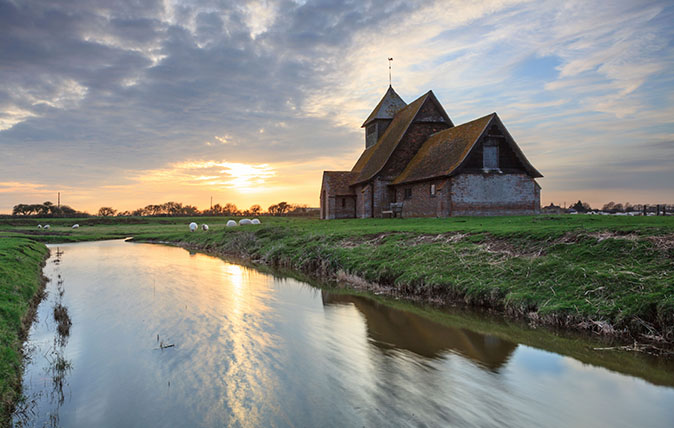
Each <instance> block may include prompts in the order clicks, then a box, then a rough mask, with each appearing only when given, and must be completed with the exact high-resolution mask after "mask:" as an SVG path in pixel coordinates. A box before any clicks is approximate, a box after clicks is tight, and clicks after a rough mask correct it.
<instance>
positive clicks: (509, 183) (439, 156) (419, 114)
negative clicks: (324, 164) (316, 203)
mask: <svg viewBox="0 0 674 428" xmlns="http://www.w3.org/2000/svg"><path fill="white" fill-rule="evenodd" d="M362 127H363V128H365V151H363V153H362V154H361V156H360V158H359V159H358V161H357V162H356V164H355V165H354V167H353V168H352V169H351V171H324V172H323V183H322V186H321V196H320V199H321V218H322V219H337V218H368V217H383V216H385V215H389V214H390V213H391V204H392V203H393V204H397V205H398V206H400V205H402V215H403V217H447V216H457V215H516V214H535V213H539V212H540V190H541V187H540V186H539V185H538V183H536V180H535V178H537V177H542V175H541V174H540V173H539V172H538V171H537V170H536V169H535V168H534V167H533V166H532V165H531V163H529V161H528V160H527V159H526V157H525V156H524V153H522V151H521V150H520V148H519V147H518V146H517V144H516V143H515V140H513V138H512V137H511V136H510V134H509V133H508V130H507V129H506V128H505V126H504V125H503V123H502V122H501V119H499V117H498V116H497V115H496V113H492V114H490V115H487V116H484V117H481V118H479V119H475V120H473V121H471V122H467V123H464V124H462V125H458V126H454V124H453V123H452V121H451V119H450V118H449V116H448V115H447V113H446V112H445V110H444V109H443V108H442V105H440V102H438V100H437V98H436V97H435V95H434V94H433V91H428V92H427V93H426V94H424V95H422V96H421V97H419V98H418V99H416V100H415V101H413V102H412V103H410V104H406V103H405V102H404V101H403V100H402V98H400V96H399V95H398V94H397V93H396V92H395V91H394V90H393V88H392V87H391V86H389V88H388V90H387V91H386V94H385V95H384V97H383V98H382V99H381V101H379V104H377V106H376V107H375V109H374V110H373V111H372V113H371V114H370V116H368V118H367V119H366V120H365V122H364V123H363V125H362Z"/></svg>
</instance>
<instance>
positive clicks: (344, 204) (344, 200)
mask: <svg viewBox="0 0 674 428" xmlns="http://www.w3.org/2000/svg"><path fill="white" fill-rule="evenodd" d="M345 206H346V198H342V208H344V207H345Z"/></svg>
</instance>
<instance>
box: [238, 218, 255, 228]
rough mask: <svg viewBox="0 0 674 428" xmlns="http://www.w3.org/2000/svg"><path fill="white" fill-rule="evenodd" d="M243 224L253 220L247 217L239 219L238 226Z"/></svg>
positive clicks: (250, 222)
mask: <svg viewBox="0 0 674 428" xmlns="http://www.w3.org/2000/svg"><path fill="white" fill-rule="evenodd" d="M245 224H253V222H252V221H250V220H249V219H247V218H242V219H241V220H239V226H243V225H245Z"/></svg>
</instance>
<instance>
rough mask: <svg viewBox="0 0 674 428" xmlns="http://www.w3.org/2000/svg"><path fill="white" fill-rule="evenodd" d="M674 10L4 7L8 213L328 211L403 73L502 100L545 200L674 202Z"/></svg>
mask: <svg viewBox="0 0 674 428" xmlns="http://www.w3.org/2000/svg"><path fill="white" fill-rule="evenodd" d="M672 21H674V7H672V6H670V5H669V4H668V3H667V2H646V1H644V2H634V1H624V2H611V4H610V5H608V4H606V3H604V2H595V3H593V2H587V1H578V2H558V1H536V2H528V1H483V2H464V1H438V2H430V1H419V2H410V1H391V0H381V1H380V0H370V1H345V2H333V1H325V0H319V1H292V0H285V1H283V0H280V1H250V2H241V1H216V0H210V1H209V0H206V1H170V0H165V1H142V2H139V1H134V0H128V1H116V2H104V1H92V0H80V1H67V2H66V1H63V2H58V1H50V2H45V1H30V0H22V1H6V0H0V152H1V154H2V156H1V157H0V212H7V211H10V210H11V207H12V205H14V204H16V203H19V202H42V201H43V200H45V199H52V200H53V199H55V197H54V194H55V192H57V191H61V192H62V193H63V195H64V201H66V202H67V203H68V204H70V205H72V206H75V207H77V208H81V209H89V210H95V209H96V208H97V207H98V206H100V205H114V206H115V207H117V208H120V209H129V208H134V207H137V206H141V205H146V204H149V203H158V202H162V201H164V200H169V199H172V200H179V201H182V202H184V203H190V204H195V205H197V206H200V207H202V208H203V207H205V206H206V205H207V203H208V200H209V197H210V196H211V195H213V196H214V200H216V201H217V202H222V203H224V202H234V203H237V204H239V205H240V206H243V207H246V206H248V205H249V204H252V203H256V202H258V203H262V204H263V205H265V204H271V203H273V202H278V200H281V199H286V200H290V201H293V202H300V203H307V204H310V205H313V206H316V205H317V204H318V190H319V187H320V174H321V171H322V170H324V169H331V170H334V169H348V168H350V167H351V165H352V164H353V162H354V161H355V159H356V157H357V156H358V154H359V152H360V151H361V150H362V149H363V146H364V141H363V140H364V138H363V135H362V130H361V129H360V128H359V125H360V123H361V122H362V120H363V119H364V118H365V117H366V116H367V114H368V113H369V111H370V110H371V109H372V108H373V107H374V104H375V103H376V102H377V101H378V100H379V98H380V97H381V95H383V93H384V91H385V89H386V85H387V83H388V82H387V78H388V76H387V63H386V58H387V57H388V56H393V57H394V58H395V60H394V73H393V75H394V78H393V80H394V82H393V84H394V87H396V89H397V90H398V92H399V93H400V94H401V95H402V96H403V98H404V99H405V100H406V101H408V102H409V101H412V100H413V99H414V98H416V97H417V96H419V95H421V94H422V93H424V92H425V91H427V90H428V89H433V90H434V92H435V93H436V95H437V96H438V98H439V99H440V101H441V102H442V103H443V104H444V106H445V108H446V110H447V112H448V113H449V115H450V117H452V119H453V120H454V122H455V123H461V122H465V121H467V120H470V119H473V118H475V117H478V116H482V115H484V114H487V113H490V112H492V111H497V112H498V113H499V115H500V116H501V117H502V118H503V120H504V121H505V123H506V126H508V127H509V129H510V131H511V133H512V134H513V135H514V136H515V138H516V139H517V141H518V142H519V143H520V145H521V146H522V147H523V149H524V151H525V153H526V154H527V156H528V157H529V158H530V160H531V161H532V162H533V163H534V165H535V166H536V167H537V168H538V169H539V170H540V171H541V172H542V173H543V174H544V175H545V176H546V178H544V179H543V180H542V181H541V184H542V185H543V200H544V202H549V201H555V202H562V201H565V200H566V201H567V202H570V201H571V199H578V198H583V199H584V200H590V202H592V203H593V204H601V203H603V202H607V201H608V200H609V199H614V200H620V201H626V200H629V201H631V202H633V203H634V202H665V201H667V202H670V203H671V201H672V200H673V199H674V189H673V188H674V186H672V184H671V183H673V182H674V168H672V165H674V120H673V119H672V118H673V117H674V91H673V90H672V89H674V83H673V81H672V78H673V77H672V76H673V75H672V73H671V70H672V69H674V67H673V65H674V64H673V60H674V43H673V42H674V37H673V35H674V34H673V33H674V27H672V26H671V22H672Z"/></svg>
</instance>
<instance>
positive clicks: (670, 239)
mask: <svg viewBox="0 0 674 428" xmlns="http://www.w3.org/2000/svg"><path fill="white" fill-rule="evenodd" d="M227 220H228V218H218V217H210V218H208V217H202V218H147V217H144V218H93V219H50V220H40V219H9V220H6V221H0V237H2V236H30V238H31V239H34V240H39V241H43V242H74V241H82V240H97V239H111V238H120V237H133V239H136V240H142V241H148V242H165V243H171V244H174V245H180V246H183V247H187V248H192V249H198V250H203V251H207V252H211V253H216V254H219V255H221V256H224V257H229V258H232V257H233V258H237V259H242V260H246V261H248V262H250V263H254V264H258V265H267V266H271V267H274V268H284V269H290V270H294V271H298V272H302V273H305V274H307V275H309V276H312V277H314V278H316V279H319V280H331V281H337V282H339V283H341V284H343V285H344V284H346V285H348V286H350V287H353V288H359V289H365V290H369V291H373V292H375V293H385V294H389V295H393V296H401V297H405V298H411V299H414V300H419V301H429V302H435V303H443V304H461V305H467V306H472V307H479V308H487V309H489V310H491V311H494V312H497V313H501V314H505V315H507V316H510V317H514V318H524V319H526V320H527V321H529V322H530V323H532V324H544V325H552V326H557V327H562V328H565V329H572V330H585V331H592V332H596V333H598V334H601V335H605V336H613V337H620V338H622V339H624V340H625V341H627V342H631V343H633V342H634V341H635V340H636V341H638V342H642V343H649V344H656V345H657V346H658V347H661V348H662V347H664V348H667V347H671V346H672V343H674V285H672V283H673V282H674V281H673V280H672V275H674V273H673V272H674V217H617V216H580V215H576V216H572V215H559V216H532V217H527V216H522V217H490V218H484V217H481V218H476V217H472V218H469V217H464V218H449V219H363V220H335V221H319V220H311V219H290V218H272V217H263V218H262V223H263V224H262V225H259V226H254V225H251V226H241V227H235V228H228V227H225V223H226V221H227ZM191 221H196V222H197V223H200V224H201V223H204V222H205V223H208V224H209V225H210V230H209V232H203V231H201V230H200V231H198V232H196V233H190V232H189V231H188V228H187V224H188V223H189V222H191ZM45 222H49V223H51V226H52V227H51V229H50V230H48V231H45V230H39V229H36V225H37V224H38V223H42V224H44V223H45ZM74 223H78V224H80V228H78V229H72V228H71V225H72V224H74Z"/></svg>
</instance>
